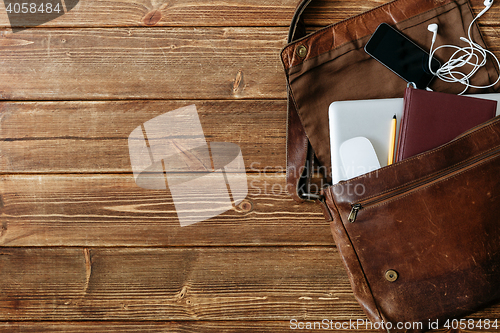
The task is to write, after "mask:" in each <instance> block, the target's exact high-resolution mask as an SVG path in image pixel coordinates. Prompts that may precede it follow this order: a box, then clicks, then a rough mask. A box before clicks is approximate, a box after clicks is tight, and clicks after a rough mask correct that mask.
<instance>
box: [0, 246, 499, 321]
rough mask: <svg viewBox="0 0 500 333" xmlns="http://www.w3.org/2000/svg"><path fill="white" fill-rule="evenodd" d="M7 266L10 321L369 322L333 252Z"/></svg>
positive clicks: (5, 257) (54, 253)
mask: <svg viewBox="0 0 500 333" xmlns="http://www.w3.org/2000/svg"><path fill="white" fill-rule="evenodd" d="M0 267H1V268H2V275H3V276H2V277H3V278H2V284H1V289H0V291H1V293H0V308H2V309H3V311H1V312H0V320H2V321H19V320H30V319H32V318H38V320H48V321H51V320H52V321H54V320H55V321H61V320H63V321H68V320H74V321H79V320H98V321H99V320H100V321H102V320H105V321H108V320H109V321H113V320H127V321H129V322H130V321H163V320H168V321H178V320H182V321H184V320H197V321H198V320H209V321H210V320H231V321H242V322H245V321H252V320H257V321H269V320H271V321H275V320H276V321H280V322H283V321H289V320H290V319H297V320H301V321H306V320H309V321H311V320H322V319H325V318H326V319H328V320H334V321H339V320H340V321H345V320H347V321H348V320H357V319H364V318H365V316H364V314H363V312H362V311H361V308H360V306H359V305H358V304H357V303H356V301H355V299H354V297H353V295H352V292H351V289H350V285H349V282H348V279H347V275H346V273H345V271H344V269H343V265H342V262H341V259H340V256H339V255H338V253H337V251H336V250H335V249H334V248H330V247H319V248H317V247H306V248H295V247H292V248H290V247H277V248H276V247H271V248H269V247H258V248H254V247H252V248H244V247H243V248H234V247H231V248H196V247H192V248H179V249H159V248H156V249H138V248H132V249H131V248H112V249H85V248H55V249H36V248H3V249H1V250H0ZM499 313H500V307H499V306H492V307H489V308H486V309H484V310H482V311H479V312H477V313H476V314H475V315H474V316H471V317H470V318H498V314H499Z"/></svg>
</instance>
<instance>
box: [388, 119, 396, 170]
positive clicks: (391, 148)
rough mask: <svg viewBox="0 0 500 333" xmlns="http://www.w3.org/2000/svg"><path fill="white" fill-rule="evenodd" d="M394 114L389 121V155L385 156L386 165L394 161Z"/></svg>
mask: <svg viewBox="0 0 500 333" xmlns="http://www.w3.org/2000/svg"><path fill="white" fill-rule="evenodd" d="M397 122H398V121H397V119H396V115H394V117H392V123H391V142H390V143H389V156H388V158H387V165H391V164H392V163H394V149H395V146H396V124H397Z"/></svg>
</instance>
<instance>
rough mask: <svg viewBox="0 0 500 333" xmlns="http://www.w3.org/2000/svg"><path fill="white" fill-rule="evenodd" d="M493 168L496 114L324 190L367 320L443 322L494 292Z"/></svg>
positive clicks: (499, 283)
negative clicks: (425, 148) (435, 144)
mask: <svg viewBox="0 0 500 333" xmlns="http://www.w3.org/2000/svg"><path fill="white" fill-rule="evenodd" d="M499 174H500V118H499V117H496V118H493V119H492V120H490V121H488V122H486V123H484V124H482V125H480V126H478V127H476V128H474V129H472V130H470V131H469V132H467V133H465V134H463V135H462V136H460V137H459V138H457V139H455V140H453V141H451V142H450V143H448V144H445V145H443V146H440V147H438V148H436V149H433V150H431V151H428V152H425V153H422V154H420V155H416V156H414V157H411V158H408V159H406V160H404V161H402V162H399V163H395V164H392V165H390V166H387V167H384V168H382V169H379V170H376V171H374V172H371V173H369V174H366V175H363V176H360V177H357V178H354V179H351V180H348V181H343V182H340V183H339V184H336V185H334V186H331V187H329V188H327V189H326V190H325V192H324V193H325V198H326V205H327V207H328V209H329V214H328V216H331V217H332V218H333V221H332V222H331V229H332V233H333V236H334V239H335V243H336V245H337V247H338V249H339V251H340V253H341V256H342V259H343V261H344V264H345V266H346V268H347V271H348V274H349V278H350V282H351V285H352V288H353V291H354V293H355V296H356V298H357V300H358V301H359V302H360V304H361V306H362V307H363V309H364V310H365V312H366V314H367V315H368V317H369V318H370V319H371V320H372V321H375V322H382V321H384V322H391V323H394V325H396V324H395V323H397V322H422V329H415V330H411V329H410V330H404V329H403V330H396V329H393V330H389V331H390V332H420V331H425V330H427V328H426V324H428V323H429V320H431V321H433V320H436V319H439V320H440V322H442V323H443V322H444V320H445V319H449V318H455V317H459V316H462V315H465V314H467V313H470V312H472V311H474V310H476V309H478V308H480V307H481V306H484V305H486V304H489V303H490V302H492V301H496V300H498V299H499V298H500V288H499V287H500V241H499V240H500V177H499ZM356 204H360V205H361V208H359V207H358V206H356ZM353 207H357V208H359V210H357V215H356V216H355V219H354V222H350V221H349V217H352V216H353V215H352V214H351V213H352V211H353ZM350 215H351V216H350ZM351 221H352V220H351ZM388 272H391V273H388ZM392 272H395V273H396V275H394V273H392ZM388 274H389V276H388V277H389V278H388V277H386V275H388ZM391 277H392V278H394V277H397V279H396V280H394V281H391V280H392V279H390V278H391ZM394 327H395V326H394Z"/></svg>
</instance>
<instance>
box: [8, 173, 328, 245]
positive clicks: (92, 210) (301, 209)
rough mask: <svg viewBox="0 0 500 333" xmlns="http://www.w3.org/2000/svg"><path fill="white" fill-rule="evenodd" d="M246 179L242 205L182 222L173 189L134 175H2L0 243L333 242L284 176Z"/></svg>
mask: <svg viewBox="0 0 500 333" xmlns="http://www.w3.org/2000/svg"><path fill="white" fill-rule="evenodd" d="M247 178H248V179H247V183H248V192H249V193H248V196H247V198H246V200H244V201H243V202H242V203H241V204H240V205H239V206H237V207H236V208H234V209H232V210H229V211H227V212H225V213H223V214H221V215H219V216H217V217H214V218H211V219H209V220H207V221H204V222H200V223H197V224H194V225H191V226H187V227H182V228H181V227H180V225H179V219H178V217H177V214H176V210H175V206H174V204H173V199H172V196H171V194H170V192H169V191H162V190H156V191H155V190H146V189H142V188H140V187H138V186H137V185H136V184H135V182H134V179H133V177H132V175H81V176H79V175H54V176H47V175H45V176H36V175H33V176H30V175H26V176H3V177H0V200H1V201H0V202H1V205H0V216H1V222H2V225H1V228H2V229H1V232H0V246H193V245H205V246H220V245H253V246H262V245H292V244H294V245H308V246H309V245H328V246H331V245H333V240H332V236H331V233H330V226H329V224H328V223H327V222H325V220H324V217H323V215H322V213H321V210H320V209H319V207H317V206H316V205H315V204H312V203H311V204H303V205H300V204H297V203H295V202H294V201H293V200H292V199H291V198H290V197H289V196H288V195H287V194H286V193H285V179H284V175H275V174H264V173H262V174H260V175H259V174H249V175H248V177H247ZM242 181H245V180H242Z"/></svg>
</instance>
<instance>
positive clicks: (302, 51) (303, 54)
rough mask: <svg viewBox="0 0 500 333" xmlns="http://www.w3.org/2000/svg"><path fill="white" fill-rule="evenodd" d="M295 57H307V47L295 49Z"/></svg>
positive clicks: (302, 46)
mask: <svg viewBox="0 0 500 333" xmlns="http://www.w3.org/2000/svg"><path fill="white" fill-rule="evenodd" d="M297 55H298V56H299V57H301V58H305V57H306V55H307V47H305V46H304V45H300V46H299V47H297Z"/></svg>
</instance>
